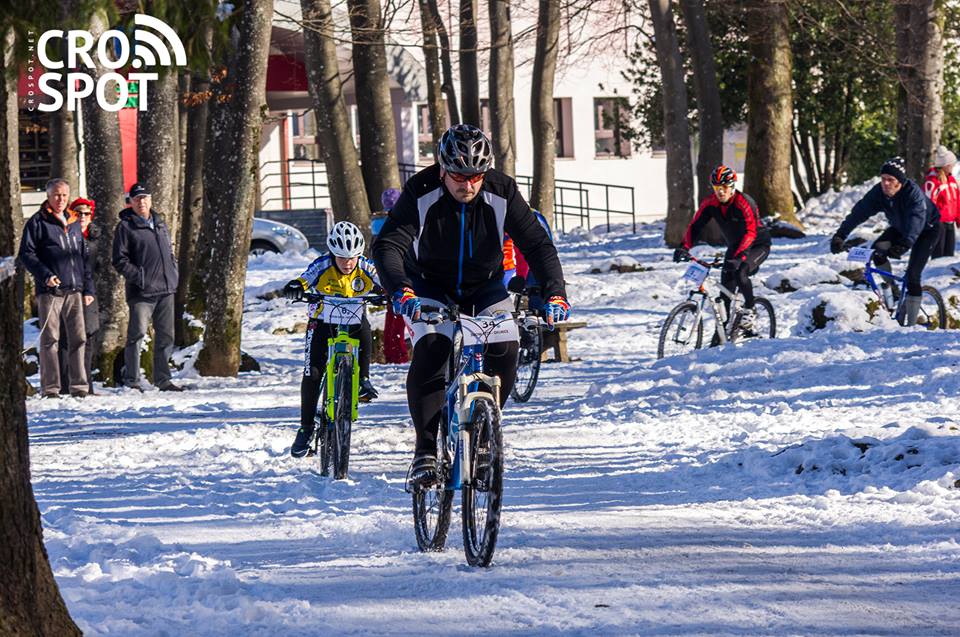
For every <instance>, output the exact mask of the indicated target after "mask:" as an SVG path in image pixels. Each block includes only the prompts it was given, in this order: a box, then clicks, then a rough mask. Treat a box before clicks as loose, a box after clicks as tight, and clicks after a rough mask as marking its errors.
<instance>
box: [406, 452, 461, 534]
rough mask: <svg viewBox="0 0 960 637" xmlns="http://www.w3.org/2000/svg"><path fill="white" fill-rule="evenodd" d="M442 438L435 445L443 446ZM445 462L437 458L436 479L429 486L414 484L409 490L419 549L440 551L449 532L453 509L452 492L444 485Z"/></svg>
mask: <svg viewBox="0 0 960 637" xmlns="http://www.w3.org/2000/svg"><path fill="white" fill-rule="evenodd" d="M443 444H444V442H443V441H442V440H440V441H438V445H443ZM444 466H445V464H444V463H443V460H442V458H441V457H438V458H437V469H438V472H439V474H440V475H439V477H438V480H437V482H436V483H435V484H433V485H431V486H429V487H415V488H414V491H413V528H414V531H415V532H416V535H417V547H418V548H419V549H420V550H421V551H424V552H426V551H442V550H443V547H444V545H446V543H447V533H448V532H449V531H450V515H451V512H452V511H453V491H452V490H448V489H447V488H446V473H445V471H444V470H443V467H444Z"/></svg>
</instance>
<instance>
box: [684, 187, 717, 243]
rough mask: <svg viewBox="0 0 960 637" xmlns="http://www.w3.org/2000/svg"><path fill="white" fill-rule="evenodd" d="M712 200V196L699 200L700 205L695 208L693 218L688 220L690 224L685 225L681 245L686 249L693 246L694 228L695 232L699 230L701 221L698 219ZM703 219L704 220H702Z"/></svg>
mask: <svg viewBox="0 0 960 637" xmlns="http://www.w3.org/2000/svg"><path fill="white" fill-rule="evenodd" d="M712 202H713V196H710V197H707V198H706V199H704V200H703V201H701V202H700V207H699V208H697V212H696V213H695V214H694V215H693V219H691V220H690V225H688V226H687V233H686V234H685V235H683V247H684V248H685V249H687V250H689V249H690V248H692V247H693V238H694V232H693V231H694V229H696V230H697V232H699V231H700V225H702V223H703V221H700V217H701V216H702V215H703V213H704V211H705V210H706V209H707V208H708V207H709V206H710V204H711V203H712ZM704 221H705V220H704Z"/></svg>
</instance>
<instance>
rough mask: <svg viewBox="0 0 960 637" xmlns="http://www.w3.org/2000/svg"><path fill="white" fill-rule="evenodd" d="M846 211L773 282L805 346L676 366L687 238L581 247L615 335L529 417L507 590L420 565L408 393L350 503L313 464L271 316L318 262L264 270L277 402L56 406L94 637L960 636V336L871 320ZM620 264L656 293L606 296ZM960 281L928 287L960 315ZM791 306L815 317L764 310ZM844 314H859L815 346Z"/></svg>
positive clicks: (65, 577) (67, 500)
mask: <svg viewBox="0 0 960 637" xmlns="http://www.w3.org/2000/svg"><path fill="white" fill-rule="evenodd" d="M848 198H849V197H848ZM834 199H836V201H833V202H821V203H820V204H817V203H816V202H815V205H818V206H819V207H817V208H815V210H816V214H817V215H826V216H828V217H831V216H832V218H833V221H829V220H828V221H823V222H815V223H812V224H811V225H813V226H814V227H816V228H817V229H818V231H819V232H821V233H822V234H820V235H817V236H811V237H809V238H807V239H803V240H796V241H785V240H781V241H779V242H778V243H777V244H776V246H775V248H774V251H773V254H772V256H771V258H770V259H769V261H768V262H767V263H766V264H764V266H763V269H762V270H761V272H760V274H759V275H758V276H757V277H755V281H756V284H757V290H758V293H760V294H763V295H765V296H767V297H769V298H770V299H771V300H772V301H773V303H774V305H775V306H776V308H777V314H778V321H779V322H780V327H779V336H780V337H781V338H779V339H777V340H775V341H762V342H760V341H755V342H747V343H744V344H742V345H738V346H735V347H727V348H724V349H719V348H717V349H708V350H703V351H700V352H697V353H694V354H693V355H690V356H687V357H683V358H672V359H670V358H668V359H664V360H660V361H657V360H656V356H655V352H656V341H657V336H658V333H659V326H660V323H661V322H662V320H663V319H664V317H665V316H666V313H667V312H668V311H669V310H670V308H671V307H672V306H673V305H675V304H676V303H677V302H678V301H680V300H681V298H682V297H683V295H684V291H683V288H682V286H680V285H679V278H680V275H681V274H682V272H683V266H681V265H676V264H673V263H672V262H671V261H670V259H669V255H670V251H669V250H668V249H666V248H665V247H663V246H662V244H661V240H660V236H661V227H659V226H649V227H645V228H643V229H642V231H641V232H640V233H638V234H637V235H632V234H629V233H627V232H625V231H623V230H617V231H614V232H611V233H609V234H589V233H588V234H583V233H581V234H570V235H567V236H566V237H564V238H563V240H562V243H561V246H560V248H561V256H562V260H563V263H564V267H565V270H566V273H567V278H568V281H569V291H570V296H571V299H572V301H573V303H574V306H575V318H577V319H579V320H585V321H587V322H588V323H589V326H588V327H587V328H585V329H581V330H577V331H576V332H573V333H572V336H571V344H570V352H571V354H572V355H573V356H574V357H576V358H577V359H579V360H577V361H575V362H573V363H570V364H567V365H557V364H551V365H545V366H544V367H543V370H542V372H541V380H540V384H539V385H538V387H537V390H536V392H535V393H534V397H533V399H532V400H531V402H530V403H528V404H526V405H513V404H508V407H507V411H506V425H505V434H504V436H505V441H506V444H507V453H508V456H507V480H506V484H505V496H504V515H503V520H502V532H501V535H500V540H499V543H498V547H497V552H496V556H495V560H494V565H493V566H492V567H491V568H489V569H473V568H469V567H467V566H466V565H465V561H464V557H463V553H462V549H461V540H460V537H459V524H458V523H457V522H455V523H454V525H453V526H452V527H451V534H450V540H449V541H448V549H447V551H446V552H444V553H438V554H421V553H419V552H417V550H416V543H415V540H414V534H413V528H412V518H411V512H410V499H409V496H408V495H407V494H405V493H404V491H403V478H404V474H405V471H406V468H407V463H408V462H409V460H410V457H411V453H412V444H413V430H412V426H411V425H410V423H409V419H408V415H407V408H406V400H405V396H404V380H405V369H404V368H403V366H378V367H375V370H374V376H375V378H374V380H375V382H376V384H377V386H378V388H379V389H380V392H381V399H380V400H378V401H376V402H374V403H372V404H370V405H366V406H364V407H363V408H362V412H361V422H360V424H359V425H358V427H357V429H356V433H355V435H354V445H355V447H354V449H355V451H354V455H353V462H352V467H351V469H352V471H351V473H352V477H351V479H350V480H348V481H342V482H331V481H330V480H329V479H326V478H322V477H320V475H319V472H318V466H317V463H316V462H314V461H313V460H311V459H306V460H294V459H292V458H290V457H289V454H288V450H289V444H290V442H291V441H292V439H293V435H294V433H295V430H296V426H297V425H296V423H297V421H298V410H299V392H298V388H299V377H298V374H299V365H300V357H301V350H302V335H298V334H283V333H282V334H274V331H275V330H278V329H280V328H289V327H292V326H293V325H294V324H295V323H296V322H298V321H302V320H303V319H302V315H303V311H304V308H303V306H291V305H290V304H289V303H288V302H287V301H284V300H280V299H277V300H272V301H260V300H258V299H256V298H255V294H254V293H257V292H264V291H268V290H270V289H275V288H277V287H279V286H280V285H281V284H282V283H283V282H284V281H286V280H287V279H289V278H290V277H291V276H292V275H295V274H296V273H297V272H298V271H299V269H300V268H301V266H302V265H304V263H305V262H306V258H303V257H301V258H291V257H289V256H280V255H265V256H264V257H261V258H258V259H255V260H253V261H251V270H250V274H249V278H248V301H247V303H248V308H247V309H248V311H247V313H246V315H245V317H246V318H245V326H244V327H245V331H244V348H245V349H246V350H247V351H249V352H250V353H251V354H253V355H254V356H255V357H256V358H257V359H258V360H259V361H260V363H261V365H262V366H263V369H262V371H261V372H260V373H249V374H242V375H241V376H240V378H238V379H235V380H234V379H209V378H199V377H196V376H195V375H194V374H192V373H190V372H187V373H185V374H182V375H181V376H180V379H181V380H183V381H184V382H186V383H187V384H189V385H190V386H191V391H188V392H186V393H184V394H181V395H174V396H170V395H168V394H161V393H159V392H147V393H145V394H142V395H141V394H138V393H133V392H131V391H129V390H111V389H100V390H99V394H98V395H97V396H94V397H91V398H88V399H86V400H83V401H79V400H76V399H72V398H70V399H64V400H61V401H54V402H51V401H40V400H35V399H31V400H30V401H29V404H28V409H29V414H30V433H31V454H32V460H33V477H34V485H35V490H36V496H37V500H38V502H39V505H40V509H41V511H42V514H43V522H44V527H45V538H46V543H47V548H48V551H49V554H50V559H51V562H52V564H53V568H54V571H55V573H56V577H57V580H58V582H59V584H60V587H61V590H62V592H63V594H64V597H65V599H66V600H67V604H68V606H69V608H70V610H71V612H72V614H73V616H74V617H75V618H76V619H77V620H78V622H79V623H80V625H81V626H82V628H83V629H84V631H85V633H86V634H89V635H124V636H126V635H178V636H179V635H226V634H230V635H232V636H235V637H240V636H243V635H281V634H299V635H332V634H338V635H339V634H349V635H368V634H397V635H451V634H455V635H456V634H477V633H481V632H482V633H486V634H491V635H502V634H510V635H553V634H561V633H562V634H572V635H823V634H831V635H833V634H843V635H861V634H869V635H904V634H910V635H956V634H958V632H960V628H958V627H960V604H958V603H957V601H956V600H957V598H958V595H960V544H958V537H957V536H958V530H957V529H958V522H957V521H958V519H960V348H958V346H957V334H958V333H957V332H956V331H953V330H948V331H940V332H925V331H922V330H920V329H917V330H905V329H903V328H899V327H897V326H895V325H894V324H892V322H891V321H889V320H887V321H884V320H882V319H881V318H875V319H874V320H873V322H871V321H869V320H868V317H867V314H866V309H863V312H862V313H860V312H858V311H857V309H858V308H860V307H863V305H864V303H865V302H866V300H867V299H868V298H869V297H868V295H867V294H866V293H865V292H863V291H855V290H851V289H850V288H849V282H847V283H838V282H837V281H838V280H839V281H846V279H842V278H840V277H838V276H836V273H837V272H839V271H842V270H847V269H850V265H849V264H848V263H847V262H845V261H844V260H843V259H842V258H841V257H835V256H831V255H829V251H828V249H827V243H828V237H829V233H830V232H832V230H833V228H835V227H836V220H835V217H836V214H837V210H840V209H842V207H843V206H844V205H847V204H845V203H843V202H844V201H845V200H844V199H843V197H842V196H839V197H836V198H834ZM848 208H849V206H848V205H847V209H848ZM813 210H814V207H811V208H810V209H809V210H808V213H810V214H812V212H811V211H813ZM808 221H813V219H812V217H809V218H808ZM864 236H869V231H867V232H865V233H864ZM701 249H702V250H706V249H704V248H701ZM617 258H620V259H621V260H622V261H621V262H626V263H629V262H632V261H630V260H631V259H633V260H636V261H637V262H638V263H640V264H641V265H643V266H647V267H652V268H653V269H652V270H650V271H644V272H632V273H624V274H620V273H617V272H610V273H605V274H590V273H589V272H590V270H591V268H592V267H593V266H595V265H597V264H598V263H603V262H608V261H611V260H615V259H617ZM953 265H954V262H953V261H951V260H940V261H937V262H935V263H933V264H932V265H931V266H929V267H928V279H929V280H930V281H932V283H933V284H934V285H936V286H938V287H939V288H940V289H941V291H943V292H944V293H945V296H947V297H950V296H953V297H960V277H958V275H957V274H956V273H955V272H954V271H953V270H952V267H951V266H953ZM784 278H786V279H788V280H789V281H790V282H791V284H792V287H797V288H798V291H795V292H788V293H780V292H776V291H774V290H772V289H768V288H766V287H765V286H764V283H765V282H766V283H767V284H769V285H770V286H771V287H777V286H778V285H780V284H781V283H782V281H783V279H784ZM829 299H832V300H833V303H832V305H830V307H835V308H841V309H842V310H844V311H839V310H838V311H837V312H835V314H836V318H835V320H833V321H831V322H830V323H828V324H827V328H826V329H822V330H815V331H812V332H811V331H810V329H809V320H808V319H809V312H810V308H811V307H813V306H816V305H817V304H818V303H819V302H820V301H823V300H829ZM28 338H29V337H28ZM454 514H455V516H457V515H459V505H458V506H457V508H456V509H455V512H454Z"/></svg>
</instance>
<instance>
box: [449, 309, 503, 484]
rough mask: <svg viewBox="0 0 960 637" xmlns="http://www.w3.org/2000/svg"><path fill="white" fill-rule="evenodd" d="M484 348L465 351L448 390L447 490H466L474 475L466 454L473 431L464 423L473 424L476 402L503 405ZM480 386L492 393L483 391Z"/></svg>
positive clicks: (469, 348) (468, 456) (467, 348)
mask: <svg viewBox="0 0 960 637" xmlns="http://www.w3.org/2000/svg"><path fill="white" fill-rule="evenodd" d="M458 325H459V321H458ZM483 348H484V346H483V345H467V346H465V347H464V348H463V354H462V356H461V358H462V364H461V365H460V369H459V371H457V373H456V374H455V375H454V377H453V379H452V381H451V382H450V385H449V386H448V387H447V393H446V414H445V421H446V422H445V424H446V435H445V436H444V438H445V440H444V443H445V449H446V452H447V454H448V455H449V456H450V457H452V458H453V462H452V463H451V468H450V480H449V481H448V482H447V484H446V488H447V490H452V491H459V490H460V489H461V488H462V487H463V476H470V475H472V467H471V466H470V454H469V453H467V452H466V451H467V450H468V449H469V448H470V437H471V435H473V431H472V430H471V428H470V425H469V424H464V423H470V422H471V419H472V416H473V403H474V401H476V400H477V398H480V397H489V396H491V395H492V396H493V401H494V405H497V406H499V405H500V378H499V377H498V376H490V375H488V374H484V373H483ZM452 355H453V354H451V356H452ZM480 383H484V384H485V385H487V386H488V387H490V388H492V391H491V392H488V391H486V390H480V389H479V386H480Z"/></svg>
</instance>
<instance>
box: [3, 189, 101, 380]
mask: <svg viewBox="0 0 960 637" xmlns="http://www.w3.org/2000/svg"><path fill="white" fill-rule="evenodd" d="M69 201H70V184H68V183H67V181H66V180H65V179H59V178H57V179H51V180H50V181H49V182H47V200H46V201H44V202H43V204H42V205H41V206H40V209H39V210H38V211H37V212H36V213H34V215H33V216H32V217H30V219H29V220H28V221H27V223H26V224H25V225H24V227H23V238H22V240H21V241H20V253H19V255H18V256H19V259H20V263H22V264H23V266H24V267H25V268H26V269H27V270H28V271H29V272H30V274H32V275H33V278H34V279H35V280H36V285H37V307H38V310H39V314H40V316H39V319H40V325H41V329H40V357H39V358H40V386H41V392H42V394H43V396H44V398H56V397H57V396H59V395H60V361H59V356H58V355H59V350H60V347H61V343H60V326H61V323H62V324H63V325H64V326H65V328H66V339H67V342H66V343H65V345H66V347H67V348H68V349H69V356H68V358H69V360H70V394H71V395H73V396H76V397H79V398H82V397H84V396H86V395H87V390H88V384H87V375H86V372H85V371H84V364H83V357H84V349H85V345H86V339H87V337H86V331H85V328H84V321H83V305H84V303H90V302H92V301H93V277H92V275H91V271H90V268H89V267H88V265H87V260H86V247H85V246H84V243H83V233H82V232H81V230H80V225H79V224H71V223H68V219H67V203H68V202H69Z"/></svg>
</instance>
